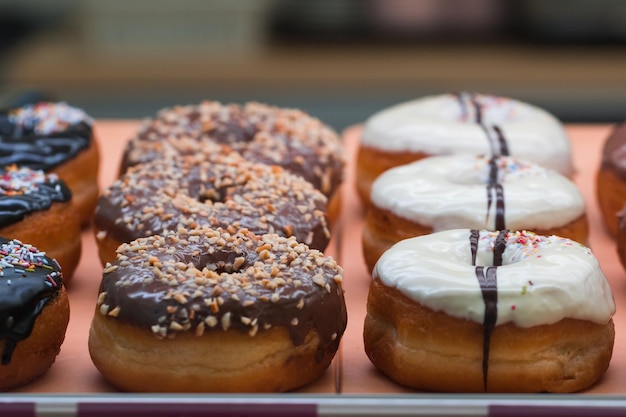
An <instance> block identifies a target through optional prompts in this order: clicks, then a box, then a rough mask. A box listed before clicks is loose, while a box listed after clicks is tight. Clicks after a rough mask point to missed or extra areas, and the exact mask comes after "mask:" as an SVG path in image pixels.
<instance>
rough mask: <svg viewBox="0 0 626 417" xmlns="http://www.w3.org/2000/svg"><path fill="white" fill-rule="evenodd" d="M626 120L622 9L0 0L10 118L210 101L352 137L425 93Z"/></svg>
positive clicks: (326, 1)
mask: <svg viewBox="0 0 626 417" xmlns="http://www.w3.org/2000/svg"><path fill="white" fill-rule="evenodd" d="M460 90H468V91H479V92H486V93H494V94H501V95H505V96H510V97H514V98H518V99H521V100H525V101H529V102H531V103H534V104H536V105H539V106H541V107H544V108H546V109H548V110H549V111H551V112H553V113H554V114H556V115H557V116H558V117H559V118H561V119H562V120H563V121H565V122H568V123H612V122H616V121H621V120H624V119H626V2H624V1H621V0H617V1H616V0H613V1H610V0H569V1H566V0H551V1H541V0H512V1H499V0H316V1H311V0H176V1H172V0H107V1H101V0H54V1H48V0H0V104H2V105H6V104H7V103H12V102H16V101H18V100H20V99H23V98H24V94H27V95H28V94H36V93H42V94H46V95H48V96H51V97H54V98H57V99H61V100H65V101H67V102H69V103H70V104H72V105H75V106H78V107H82V108H84V109H85V110H87V112H88V113H90V114H91V115H93V116H94V117H96V118H142V117H146V116H150V115H152V114H153V113H154V112H155V111H157V110H158V109H160V108H162V107H165V106H170V105H173V104H190V103H196V102H199V101H200V100H202V99H214V100H219V101H223V102H237V103H242V102H245V101H251V100H256V101H261V102H265V103H269V104H275V105H279V106H286V107H298V108H301V109H303V110H305V111H307V112H309V113H311V114H312V115H314V116H316V117H319V118H321V119H322V120H324V121H325V122H327V123H329V124H330V125H331V126H333V127H335V128H336V129H338V130H342V129H343V128H345V127H347V126H349V125H352V124H354V123H359V122H362V121H363V120H365V119H366V118H367V117H368V116H369V115H371V114H372V113H374V112H376V111H378V110H380V109H382V108H384V107H386V106H389V105H391V104H395V103H398V102H400V101H404V100H409V99H413V98H416V97H419V96H422V95H426V94H438V93H445V92H451V91H460Z"/></svg>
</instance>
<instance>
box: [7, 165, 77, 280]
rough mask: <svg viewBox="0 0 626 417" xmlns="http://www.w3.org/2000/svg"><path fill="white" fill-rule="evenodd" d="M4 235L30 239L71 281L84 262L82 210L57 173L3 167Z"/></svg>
mask: <svg viewBox="0 0 626 417" xmlns="http://www.w3.org/2000/svg"><path fill="white" fill-rule="evenodd" d="M0 236H6V237H9V238H11V239H18V240H21V241H23V242H29V243H30V244H31V245H33V246H35V247H38V248H39V249H40V250H43V251H45V253H46V255H48V256H49V257H51V258H54V259H56V260H57V261H58V263H59V264H60V265H61V266H62V267H63V275H64V279H65V281H66V283H67V282H69V281H70V280H71V278H72V276H73V275H74V271H75V270H76V267H77V266H78V262H79V261H80V255H81V249H82V241H81V226H80V219H79V216H78V209H77V208H76V206H75V204H74V203H73V199H72V194H71V191H70V190H69V188H68V187H67V185H66V184H65V182H63V181H62V180H60V179H58V177H57V176H56V174H46V173H44V171H42V170H34V169H30V168H27V167H21V168H18V167H16V166H15V165H12V166H9V167H5V168H4V169H0Z"/></svg>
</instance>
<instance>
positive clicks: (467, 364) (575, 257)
mask: <svg viewBox="0 0 626 417" xmlns="http://www.w3.org/2000/svg"><path fill="white" fill-rule="evenodd" d="M373 277H374V279H373V280H372V282H371V285H370V291H369V295H368V302H367V316H366V318H365V324H364V333H363V336H364V343H365V351H366V353H367V355H368V357H369V358H370V360H371V361H372V363H373V364H374V365H375V366H376V368H378V369H379V370H380V371H382V372H383V373H385V374H386V375H388V376H389V377H390V378H391V379H393V380H394V381H396V382H398V383H401V384H404V385H408V386H411V387H415V388H420V389H426V390H433V391H449V392H483V391H485V392H575V391H580V390H582V389H585V388H588V387H589V386H591V385H592V384H593V383H595V382H596V381H598V380H599V379H600V378H601V376H602V375H603V374H604V372H605V371H606V369H607V368H608V366H609V362H610V359H611V355H612V351H613V343H614V338H615V330H614V324H613V319H612V316H613V314H614V313H615V303H614V300H613V295H612V293H611V288H610V287H609V284H608V282H607V280H606V278H605V276H604V274H603V273H602V271H601V269H600V266H599V264H598V261H597V259H596V258H595V257H594V256H593V254H592V253H591V251H590V250H589V249H588V248H587V247H585V246H583V245H581V244H579V243H576V242H574V241H572V240H569V239H565V238H561V237H557V236H549V237H547V236H540V235H536V234H534V233H532V232H509V231H503V232H490V231H485V230H482V231H479V230H476V229H473V230H470V229H454V230H447V231H443V232H438V233H433V234H429V235H424V236H419V237H415V238H411V239H406V240H403V241H401V242H398V243H397V244H395V245H394V246H393V247H392V248H390V249H389V250H388V251H387V252H385V253H384V254H383V255H382V257H381V258H380V259H379V261H378V262H377V264H376V266H375V268H374V270H373Z"/></svg>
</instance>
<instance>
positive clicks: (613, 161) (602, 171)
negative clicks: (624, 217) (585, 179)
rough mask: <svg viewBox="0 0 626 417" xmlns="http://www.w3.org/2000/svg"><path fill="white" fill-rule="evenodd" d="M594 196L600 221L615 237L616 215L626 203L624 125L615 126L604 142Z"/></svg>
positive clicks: (625, 126)
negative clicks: (596, 200) (596, 198)
mask: <svg viewBox="0 0 626 417" xmlns="http://www.w3.org/2000/svg"><path fill="white" fill-rule="evenodd" d="M596 194H597V197H598V204H599V206H600V213H601V216H602V220H603V222H604V224H605V225H606V228H607V230H608V231H609V233H610V234H611V235H612V236H616V235H617V229H618V219H617V214H618V213H619V212H620V211H621V209H622V207H623V206H624V203H626V123H622V124H620V125H618V126H616V127H615V128H614V129H613V131H612V132H611V134H610V135H609V137H608V138H607V139H606V141H605V142H604V145H603V148H602V161H601V163H600V168H599V170H598V172H597V174H596Z"/></svg>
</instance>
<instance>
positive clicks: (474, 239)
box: [470, 229, 480, 265]
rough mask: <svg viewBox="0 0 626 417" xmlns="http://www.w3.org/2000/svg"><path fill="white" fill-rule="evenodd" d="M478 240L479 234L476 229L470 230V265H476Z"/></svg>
mask: <svg viewBox="0 0 626 417" xmlns="http://www.w3.org/2000/svg"><path fill="white" fill-rule="evenodd" d="M478 239H480V232H479V231H478V230H476V229H472V230H470V251H471V252H472V265H476V254H477V253H478Z"/></svg>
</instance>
